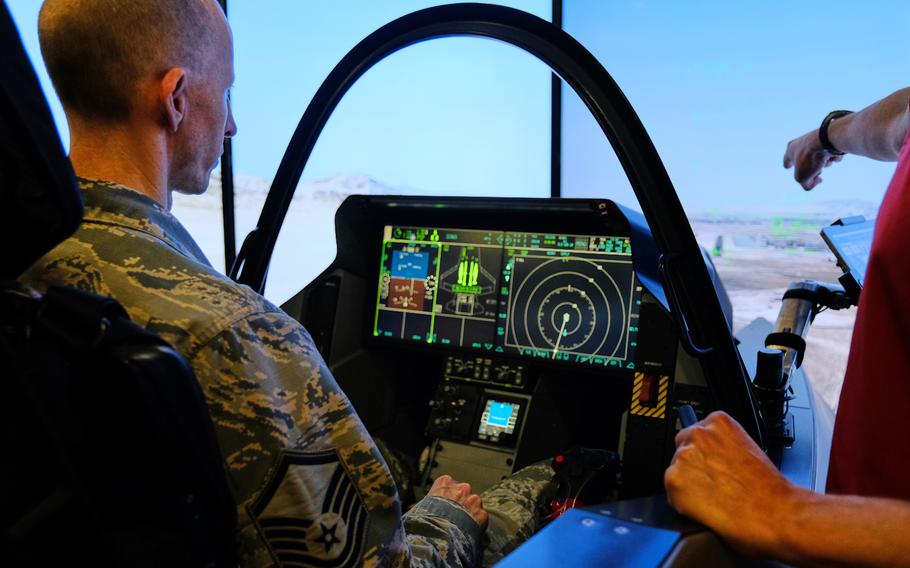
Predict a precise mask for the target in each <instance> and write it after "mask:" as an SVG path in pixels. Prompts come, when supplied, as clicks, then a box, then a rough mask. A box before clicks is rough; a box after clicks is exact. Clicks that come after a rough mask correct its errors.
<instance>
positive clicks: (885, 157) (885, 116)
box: [828, 87, 910, 162]
mask: <svg viewBox="0 0 910 568" xmlns="http://www.w3.org/2000/svg"><path fill="white" fill-rule="evenodd" d="M908 102H910V87H908V88H905V89H901V90H899V91H897V92H895V93H892V94H891V95H888V96H887V97H885V98H884V99H882V100H880V101H878V102H876V103H873V104H871V105H869V106H868V107H866V108H864V109H863V110H861V111H859V112H855V113H853V114H849V115H847V116H844V117H841V118H838V119H835V120H833V121H832V122H831V124H830V125H829V127H828V139H829V140H831V143H832V144H834V147H835V148H837V149H838V150H840V151H842V152H846V153H848V154H856V155H858V156H865V157H867V158H873V159H875V160H882V161H888V162H893V161H896V160H897V157H898V154H899V153H900V148H901V144H903V142H904V138H906V136H907V129H908V126H910V113H908V111H907V104H908Z"/></svg>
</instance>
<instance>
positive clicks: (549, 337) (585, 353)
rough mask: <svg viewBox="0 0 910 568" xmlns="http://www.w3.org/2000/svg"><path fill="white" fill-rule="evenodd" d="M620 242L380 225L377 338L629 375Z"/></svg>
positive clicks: (629, 296) (631, 335)
mask: <svg viewBox="0 0 910 568" xmlns="http://www.w3.org/2000/svg"><path fill="white" fill-rule="evenodd" d="M640 296H641V286H640V284H638V282H637V280H636V278H635V272H634V270H633V268H632V249H631V244H630V241H629V238H628V237H610V236H581V235H561V234H538V233H522V232H504V231H478V230H465V229H442V228H421V227H400V226H386V227H385V228H384V231H383V242H382V260H381V265H380V274H379V289H378V291H377V302H376V314H375V319H374V326H373V334H374V335H376V336H378V337H384V338H389V339H398V340H403V341H413V342H422V343H431V344H439V345H442V346H450V347H461V348H469V349H478V350H482V351H488V352H498V353H508V354H517V355H521V356H526V357H535V358H543V359H552V360H556V361H569V362H574V363H581V364H590V365H598V366H607V367H610V366H613V367H617V366H619V367H623V368H634V365H633V364H632V352H633V350H634V347H635V337H636V335H637V331H638V312H639V310H638V306H639V304H640Z"/></svg>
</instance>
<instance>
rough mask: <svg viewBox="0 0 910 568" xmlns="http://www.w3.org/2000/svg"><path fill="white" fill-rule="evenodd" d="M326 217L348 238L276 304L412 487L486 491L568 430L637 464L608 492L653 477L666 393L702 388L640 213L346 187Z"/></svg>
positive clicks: (677, 400) (665, 429)
mask: <svg viewBox="0 0 910 568" xmlns="http://www.w3.org/2000/svg"><path fill="white" fill-rule="evenodd" d="M336 221H337V228H338V235H337V236H338V239H339V242H342V243H347V242H350V243H361V246H357V247H345V248H344V249H342V250H340V252H339V257H338V259H337V260H336V263H335V265H333V267H331V268H330V269H329V270H328V271H326V272H325V273H324V274H323V275H322V276H321V277H320V278H318V279H317V280H316V281H315V282H313V283H312V284H311V285H309V286H307V287H306V288H305V289H304V290H303V291H302V292H301V293H300V294H298V295H297V296H296V297H295V298H293V299H291V300H290V301H289V302H288V303H287V304H286V305H285V308H286V309H287V310H288V312H289V313H290V314H291V315H294V316H296V317H299V318H300V320H301V321H302V322H303V323H304V325H305V326H306V327H307V329H308V330H309V331H310V333H311V334H312V335H313V337H314V339H315V341H316V343H317V345H318V346H319V348H320V350H321V351H322V353H323V354H324V355H325V356H327V358H328V362H329V364H330V366H331V367H332V370H333V373H334V375H335V377H336V380H338V382H339V384H340V385H341V386H342V388H343V389H344V391H345V392H346V393H347V394H348V396H349V397H351V400H352V402H353V404H354V406H355V408H358V411H359V412H360V413H361V415H362V417H363V419H364V420H365V422H366V424H367V427H368V428H369V429H370V430H371V433H373V435H374V436H376V437H378V438H380V439H382V440H383V441H384V442H386V444H387V445H388V446H389V447H391V448H393V449H396V450H400V451H401V452H402V454H403V455H404V459H405V460H410V461H411V462H413V463H414V465H415V471H416V472H417V474H416V479H415V480H414V481H415V482H416V483H415V491H416V494H417V495H420V493H421V491H424V490H425V489H426V488H427V487H428V483H429V482H431V481H432V480H433V479H434V478H435V477H437V476H438V475H440V474H442V473H449V474H451V475H453V476H454V477H456V478H457V479H463V480H465V481H467V482H469V483H471V485H472V487H474V488H476V489H477V490H478V491H479V490H483V489H485V488H487V487H490V486H491V485H493V484H494V483H496V482H497V481H499V480H500V479H502V478H503V477H505V476H508V475H509V474H511V473H512V472H514V471H517V470H518V469H520V468H522V467H524V466H526V465H529V464H532V463H535V462H537V461H539V460H544V459H550V458H552V457H553V456H555V455H557V454H560V453H561V452H565V451H567V450H568V449H570V448H572V447H574V446H579V447H591V448H598V449H604V450H609V451H611V452H616V453H617V454H618V455H621V456H622V459H623V463H624V464H625V465H624V468H626V469H628V470H630V471H636V472H637V473H636V474H635V475H629V476H622V478H621V479H620V481H621V483H620V484H617V485H615V486H611V487H609V488H607V491H608V492H609V493H610V494H611V495H613V494H615V495H624V496H632V495H646V494H651V493H655V492H659V491H660V488H661V483H662V481H661V480H662V477H661V473H662V469H663V465H665V462H666V460H668V459H669V456H670V455H672V448H673V445H672V438H673V435H674V434H675V432H676V416H675V414H674V412H673V409H674V408H675V407H677V406H678V405H680V404H690V405H693V406H694V407H695V408H696V409H698V412H699V413H701V412H703V410H706V409H708V408H710V407H712V406H713V403H711V402H710V395H709V393H708V391H707V388H706V384H705V383H704V381H703V380H702V379H701V378H700V377H699V376H698V373H697V372H694V371H692V370H687V369H686V367H687V366H688V365H690V363H691V362H689V361H683V360H682V358H685V357H687V356H685V355H682V356H681V359H680V361H679V365H678V361H677V359H678V356H677V351H678V349H677V340H676V337H675V330H674V329H673V328H672V326H671V323H670V316H669V313H668V308H667V306H666V305H665V300H664V292H663V289H662V286H661V285H660V284H659V283H658V282H657V280H656V279H655V277H656V273H657V259H656V257H655V255H654V253H653V251H654V247H653V243H651V242H649V239H650V236H649V232H648V229H647V226H646V225H645V224H644V223H643V219H642V218H641V216H640V215H639V214H637V213H634V212H631V211H627V210H623V209H622V208H620V207H618V206H616V205H615V204H613V203H612V202H609V201H604V200H600V201H598V200H564V201H560V202H553V201H550V200H534V199H521V200H501V199H483V198H476V199H472V198H435V199H428V198H395V197H351V198H349V199H348V200H347V201H346V202H345V203H344V204H343V205H342V206H341V208H340V209H339V211H338V214H337V217H336ZM636 245H638V246H636ZM720 292H721V293H723V291H722V289H720ZM678 367H679V368H678ZM601 489H604V488H601Z"/></svg>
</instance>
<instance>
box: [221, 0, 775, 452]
mask: <svg viewBox="0 0 910 568" xmlns="http://www.w3.org/2000/svg"><path fill="white" fill-rule="evenodd" d="M451 36H478V37H486V38H491V39H495V40H500V41H504V42H506V43H510V44H512V45H514V46H516V47H518V48H520V49H522V50H524V51H527V52H528V53H530V54H532V55H534V56H536V57H537V58H538V59H540V60H541V61H543V62H544V63H545V64H547V65H548V66H549V67H550V68H551V69H552V70H553V71H554V72H555V73H556V74H558V75H559V76H560V77H562V79H563V81H565V82H566V83H567V84H568V85H569V86H571V87H572V88H573V89H574V90H575V92H576V93H577V94H578V96H579V97H580V98H581V100H582V101H584V103H585V105H586V106H587V107H588V109H589V110H590V111H591V114H592V115H593V116H594V119H595V120H596V121H597V123H598V124H599V125H600V127H601V128H602V129H603V132H604V134H605V135H606V137H607V138H608V139H609V141H610V143H611V145H612V146H613V150H614V151H615V152H616V155H617V157H618V158H619V161H620V163H621V164H622V166H623V168H624V170H625V172H626V175H627V176H628V178H629V182H630V184H631V185H632V188H633V189H634V191H635V194H636V197H637V198H638V201H639V203H640V205H641V208H642V212H643V213H644V215H645V218H646V219H647V221H648V224H649V225H650V227H651V231H652V233H653V235H654V239H655V242H656V244H657V246H658V248H659V250H660V251H661V253H662V255H663V260H664V262H662V265H663V267H664V269H665V272H664V277H665V286H667V287H668V288H669V289H668V290H667V296H668V298H671V299H672V300H673V301H671V309H672V311H673V312H674V313H673V316H674V318H675V319H676V321H677V322H678V324H679V327H680V331H681V334H680V335H681V338H680V339H681V341H682V343H683V345H684V346H687V350H688V351H690V352H691V353H693V354H694V355H696V356H697V357H698V359H699V361H700V363H701V365H702V368H703V370H704V373H705V376H706V378H707V380H708V385H709V387H710V389H711V392H712V395H713V396H714V398H715V399H716V402H717V404H718V406H719V407H720V408H722V409H723V410H725V411H727V412H728V413H730V414H731V415H732V416H733V417H734V418H736V419H737V420H738V421H739V422H740V423H741V424H742V425H743V427H744V428H745V429H746V430H747V431H748V432H749V434H750V435H751V436H752V437H753V438H754V439H755V440H756V441H757V442H759V443H761V442H762V425H761V421H760V420H759V416H758V412H757V410H756V405H755V404H754V402H753V396H752V390H751V383H750V381H749V376H748V373H747V372H746V370H745V367H744V366H743V363H742V359H741V358H740V356H739V352H738V351H737V348H736V344H735V341H734V339H733V335H732V333H731V331H730V328H729V326H728V323H727V320H726V318H725V317H724V314H723V311H722V309H721V306H720V302H719V300H718V298H717V295H716V294H715V293H714V285H713V283H712V281H711V277H710V275H709V274H708V269H707V267H706V265H705V261H704V258H703V257H702V255H701V251H700V249H699V247H698V245H697V243H696V241H695V235H694V234H693V233H692V228H691V226H690V225H689V221H688V219H687V217H686V215H685V212H684V211H683V208H682V205H681V204H680V202H679V198H678V197H677V195H676V191H675V190H674V188H673V184H672V183H671V181H670V178H669V176H668V175H667V171H666V169H665V168H664V165H663V162H662V161H661V159H660V156H659V155H658V154H657V150H656V149H655V148H654V144H653V143H652V142H651V139H650V137H649V136H648V134H647V132H646V131H645V129H644V126H642V124H641V121H640V120H639V119H638V115H637V114H636V113H635V110H634V109H633V108H632V105H631V104H629V101H628V100H627V99H626V97H625V95H624V94H623V92H622V91H621V90H620V88H619V86H618V85H617V84H616V82H615V81H613V79H612V77H610V74H609V73H607V71H606V70H605V69H604V68H603V66H602V65H601V64H600V62H599V61H598V60H597V59H596V58H595V57H594V56H593V55H591V53H590V52H589V51H588V50H587V49H585V48H584V47H583V46H582V45H581V44H580V43H578V41H576V40H575V39H574V38H572V37H571V36H570V35H568V34H567V33H565V32H564V31H563V30H561V29H559V28H558V27H556V26H554V25H553V24H551V23H550V22H547V21H545V20H543V19H540V18H538V17H537V16H533V15H531V14H528V13H526V12H522V11H520V10H515V9H512V8H506V7H503V6H495V5H490V4H468V3H465V4H448V5H444V6H438V7H435V8H428V9H425V10H420V11H418V12H414V13H412V14H409V15H407V16H403V17H401V18H399V19H397V20H394V21H393V22H390V23H389V24H386V25H385V26H383V27H382V28H380V29H378V30H377V31H375V32H373V33H372V34H370V35H369V36H368V37H367V38H366V39H364V40H363V41H361V42H360V43H359V44H357V45H356V46H355V47H354V48H353V49H352V50H351V51H350V52H349V53H348V54H347V55H346V56H345V57H344V58H343V59H342V60H341V62H339V63H338V65H336V66H335V68H334V69H333V70H332V72H331V73H330V74H329V76H328V77H327V78H326V80H325V81H324V82H323V83H322V86H321V87H320V88H319V90H318V91H317V92H316V95H315V96H314V97H313V100H312V101H311V102H310V104H309V106H308V107H307V109H306V111H305V112H304V114H303V117H302V118H301V119H300V123H299V124H298V125H297V129H296V131H295V132H294V135H293V137H292V138H291V142H290V144H289V145H288V149H287V151H286V152H285V154H284V158H283V159H282V160H281V165H280V166H279V167H278V172H277V173H276V175H275V180H274V181H273V182H272V187H271V189H270V190H269V194H268V197H267V199H266V202H265V205H264V207H263V209H262V214H261V215H260V217H259V223H258V225H257V227H256V228H255V229H254V230H253V231H252V232H251V233H250V234H249V235H247V237H246V240H245V241H244V243H243V246H242V247H241V250H240V253H239V255H238V258H237V261H236V263H235V264H234V266H233V268H232V269H231V276H232V277H233V278H235V279H236V280H237V281H238V282H240V283H242V284H247V285H249V286H250V287H251V288H253V289H254V290H259V291H260V292H262V291H263V289H264V285H265V278H266V274H267V271H268V266H269V262H270V260H271V256H272V252H273V250H274V247H275V242H276V241H277V238H278V232H279V230H280V229H281V225H282V223H283V221H284V218H285V215H286V214H287V211H288V207H289V206H290V203H291V198H292V197H293V195H294V190H295V188H296V187H297V183H298V182H299V180H300V176H301V174H302V173H303V168H304V166H305V165H306V163H307V160H308V159H309V157H310V154H311V153H312V151H313V148H314V147H315V145H316V141H317V140H318V138H319V135H320V134H321V132H322V129H323V127H324V126H325V124H326V122H327V121H328V119H329V117H330V116H331V114H332V112H333V111H334V110H335V107H336V106H337V105H338V103H339V102H340V100H341V99H342V97H344V95H345V93H347V91H348V89H350V88H351V86H352V85H353V84H354V83H355V82H356V81H357V80H358V79H359V78H360V77H361V76H362V75H363V74H364V73H366V72H367V71H368V70H369V69H370V68H372V67H373V66H374V65H375V64H376V63H378V62H379V61H381V60H382V59H384V58H385V57H387V56H389V55H391V54H392V53H394V52H396V51H398V50H399V49H402V48H405V47H407V46H409V45H412V44H415V43H418V42H422V41H426V40H431V39H436V38H441V37H451ZM670 267H672V269H671V268H670ZM696 345H699V346H700V347H696Z"/></svg>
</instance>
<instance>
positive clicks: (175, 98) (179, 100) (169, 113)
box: [159, 67, 189, 133]
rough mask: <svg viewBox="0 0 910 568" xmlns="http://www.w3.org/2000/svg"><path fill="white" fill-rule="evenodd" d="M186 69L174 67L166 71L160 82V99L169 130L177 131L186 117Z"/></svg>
mask: <svg viewBox="0 0 910 568" xmlns="http://www.w3.org/2000/svg"><path fill="white" fill-rule="evenodd" d="M186 83H187V78H186V70H185V69H183V68H181V67H174V68H173V69H170V70H169V71H168V72H167V73H165V75H164V77H163V78H162V79H161V82H160V83H159V86H160V94H159V100H160V102H161V108H162V110H163V112H164V122H165V125H166V126H167V129H168V131H169V132H171V133H174V132H177V129H178V128H179V127H180V123H182V122H183V119H184V118H185V117H186V111H187V105H188V104H189V99H188V97H187V84H186Z"/></svg>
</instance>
